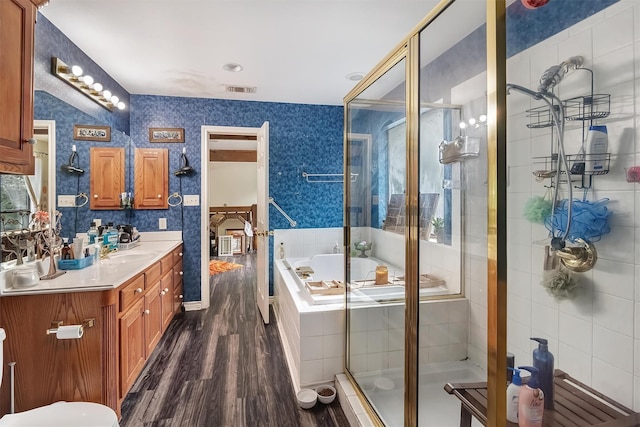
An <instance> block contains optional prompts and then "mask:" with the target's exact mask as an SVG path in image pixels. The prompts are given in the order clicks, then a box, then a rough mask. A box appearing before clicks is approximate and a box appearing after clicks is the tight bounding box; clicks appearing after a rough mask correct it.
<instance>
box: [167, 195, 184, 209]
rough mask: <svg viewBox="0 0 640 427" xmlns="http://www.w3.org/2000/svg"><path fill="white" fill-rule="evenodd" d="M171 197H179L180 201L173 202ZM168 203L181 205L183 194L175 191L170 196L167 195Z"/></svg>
mask: <svg viewBox="0 0 640 427" xmlns="http://www.w3.org/2000/svg"><path fill="white" fill-rule="evenodd" d="M171 199H177V200H178V203H171ZM167 203H168V204H169V206H180V205H181V204H182V196H181V195H180V194H178V193H173V194H172V195H170V196H169V197H167Z"/></svg>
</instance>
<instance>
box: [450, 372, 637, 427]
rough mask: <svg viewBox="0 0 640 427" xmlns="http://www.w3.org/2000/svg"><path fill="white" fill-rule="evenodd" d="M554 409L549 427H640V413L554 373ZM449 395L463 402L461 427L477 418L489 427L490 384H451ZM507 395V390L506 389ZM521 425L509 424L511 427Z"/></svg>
mask: <svg viewBox="0 0 640 427" xmlns="http://www.w3.org/2000/svg"><path fill="white" fill-rule="evenodd" d="M553 384H554V409H551V410H550V409H545V410H544V416H543V418H542V423H543V425H544V426H545V427H546V426H579V427H584V426H599V427H631V426H638V425H640V413H636V412H633V411H632V410H631V409H629V408H627V407H625V406H623V405H621V404H619V403H618V402H616V401H614V400H612V399H610V398H608V397H607V396H605V395H603V394H602V393H599V392H597V391H596V390H594V389H592V388H591V387H589V386H587V385H585V384H583V383H581V382H580V381H577V380H575V379H573V378H571V376H569V374H567V373H565V372H563V371H561V370H560V369H556V370H555V372H554V379H553ZM444 389H445V391H446V392H447V393H449V394H452V395H454V396H456V397H457V398H458V399H460V402H461V405H460V406H461V408H460V427H471V417H472V416H474V417H475V418H476V419H477V420H478V421H480V423H482V425H485V426H486V425H487V383H486V382H477V383H448V384H447V385H445V386H444ZM505 393H506V389H505ZM517 425H518V424H516V423H511V422H509V421H507V426H510V427H512V426H515V427H517Z"/></svg>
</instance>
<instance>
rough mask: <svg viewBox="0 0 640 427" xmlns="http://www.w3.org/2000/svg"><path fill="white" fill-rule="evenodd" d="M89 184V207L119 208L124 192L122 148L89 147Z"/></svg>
mask: <svg viewBox="0 0 640 427" xmlns="http://www.w3.org/2000/svg"><path fill="white" fill-rule="evenodd" d="M90 157H91V160H90V167H91V169H90V170H91V174H90V178H89V181H90V183H89V185H90V188H91V196H90V197H89V199H90V200H91V202H90V208H91V209H102V210H114V209H120V208H121V207H120V194H122V193H123V192H124V186H125V173H124V148H118V147H91V154H90Z"/></svg>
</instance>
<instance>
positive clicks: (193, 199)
mask: <svg viewBox="0 0 640 427" xmlns="http://www.w3.org/2000/svg"><path fill="white" fill-rule="evenodd" d="M184 205H185V206H199V205H200V195H199V194H189V195H186V194H185V196H184Z"/></svg>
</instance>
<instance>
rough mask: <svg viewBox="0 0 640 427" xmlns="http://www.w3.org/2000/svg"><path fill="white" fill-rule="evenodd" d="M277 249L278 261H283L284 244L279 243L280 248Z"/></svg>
mask: <svg viewBox="0 0 640 427" xmlns="http://www.w3.org/2000/svg"><path fill="white" fill-rule="evenodd" d="M278 249H279V255H280V259H284V242H280V247H279V248H278Z"/></svg>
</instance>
